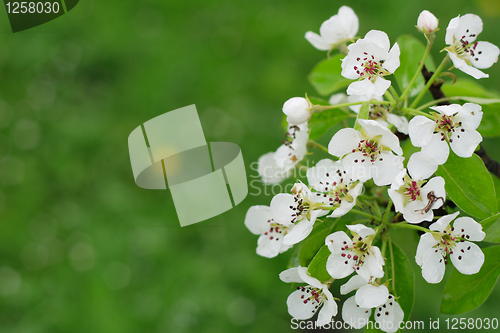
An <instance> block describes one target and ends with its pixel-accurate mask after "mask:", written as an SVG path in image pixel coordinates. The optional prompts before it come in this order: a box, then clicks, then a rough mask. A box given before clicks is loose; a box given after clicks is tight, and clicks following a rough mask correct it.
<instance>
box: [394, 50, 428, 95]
mask: <svg viewBox="0 0 500 333" xmlns="http://www.w3.org/2000/svg"><path fill="white" fill-rule="evenodd" d="M431 47H432V43H431V42H429V41H427V47H426V48H425V52H424V56H423V57H422V60H420V63H419V65H418V68H417V71H416V72H415V74H414V75H413V78H412V79H411V81H410V83H408V86H407V87H406V89H405V91H403V93H402V94H401V96H400V97H399V100H400V101H402V100H404V99H405V98H406V96H407V95H408V93H409V92H410V89H411V87H412V86H413V84H414V83H415V81H416V80H417V78H418V76H419V75H420V72H421V71H422V67H424V64H425V60H426V59H427V56H428V55H429V52H430V50H431Z"/></svg>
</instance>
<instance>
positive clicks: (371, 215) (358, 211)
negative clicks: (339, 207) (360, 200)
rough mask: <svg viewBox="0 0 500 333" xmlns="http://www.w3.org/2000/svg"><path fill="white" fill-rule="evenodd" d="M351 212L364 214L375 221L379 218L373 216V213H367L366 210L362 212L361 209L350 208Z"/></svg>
mask: <svg viewBox="0 0 500 333" xmlns="http://www.w3.org/2000/svg"><path fill="white" fill-rule="evenodd" d="M351 213H354V214H358V215H361V216H365V217H368V218H369V219H372V220H375V221H380V218H378V217H377V216H375V215H373V214H370V213H367V212H364V211H362V210H358V209H351Z"/></svg>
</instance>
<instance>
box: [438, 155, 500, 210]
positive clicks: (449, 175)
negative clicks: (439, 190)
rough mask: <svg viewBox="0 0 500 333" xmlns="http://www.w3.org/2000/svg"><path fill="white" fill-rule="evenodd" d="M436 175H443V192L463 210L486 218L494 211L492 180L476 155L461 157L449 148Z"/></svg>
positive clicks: (494, 196)
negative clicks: (446, 157)
mask: <svg viewBox="0 0 500 333" xmlns="http://www.w3.org/2000/svg"><path fill="white" fill-rule="evenodd" d="M436 174H437V175H438V176H441V177H443V178H444V180H445V189H446V194H447V195H448V196H449V197H450V198H451V199H452V200H453V202H454V203H455V204H456V205H457V206H458V207H459V208H460V209H462V210H463V211H465V212H466V213H468V214H470V215H472V216H475V217H477V218H479V219H486V218H488V217H490V216H491V215H494V214H496V213H497V212H498V204H497V200H496V195H495V188H494V186H493V180H492V179H491V175H490V173H489V172H488V170H487V169H486V167H485V166H484V163H483V161H482V160H481V158H480V157H479V156H477V155H476V154H472V157H469V158H461V157H458V156H457V155H455V153H454V152H453V151H450V156H449V157H448V161H446V163H445V164H443V165H440V166H439V168H438V170H437V171H436Z"/></svg>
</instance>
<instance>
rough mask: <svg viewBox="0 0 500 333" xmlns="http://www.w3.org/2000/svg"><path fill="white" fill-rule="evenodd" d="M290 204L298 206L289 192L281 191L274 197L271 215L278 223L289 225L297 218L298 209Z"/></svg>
mask: <svg viewBox="0 0 500 333" xmlns="http://www.w3.org/2000/svg"><path fill="white" fill-rule="evenodd" d="M290 206H292V207H295V206H296V204H295V200H294V197H293V195H291V194H288V193H279V194H277V195H275V196H274V197H273V199H272V200H271V206H270V208H271V215H272V216H273V218H274V220H275V221H276V222H277V223H280V224H283V225H286V226H289V225H290V224H291V221H292V220H293V219H294V218H296V216H295V214H296V213H295V212H296V211H294V210H292V209H291V208H290ZM299 218H300V217H299ZM297 220H299V219H297ZM295 223H297V222H295Z"/></svg>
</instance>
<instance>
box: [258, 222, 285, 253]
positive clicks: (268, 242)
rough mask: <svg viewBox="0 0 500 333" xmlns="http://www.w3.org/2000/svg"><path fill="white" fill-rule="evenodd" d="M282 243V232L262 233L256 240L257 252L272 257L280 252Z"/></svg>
mask: <svg viewBox="0 0 500 333" xmlns="http://www.w3.org/2000/svg"><path fill="white" fill-rule="evenodd" d="M273 230H274V229H273ZM282 245H283V234H278V233H276V232H269V233H268V234H267V235H264V234H262V235H260V237H259V239H258V241H257V254H258V255H260V256H263V257H266V258H274V257H276V256H277V255H278V254H280V253H281V251H280V250H281V248H282Z"/></svg>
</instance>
